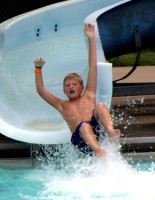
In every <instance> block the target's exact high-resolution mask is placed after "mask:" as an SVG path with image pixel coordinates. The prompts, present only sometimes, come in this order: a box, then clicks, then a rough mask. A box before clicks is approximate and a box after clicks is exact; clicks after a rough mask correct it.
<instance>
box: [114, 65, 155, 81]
mask: <svg viewBox="0 0 155 200" xmlns="http://www.w3.org/2000/svg"><path fill="white" fill-rule="evenodd" d="M131 68H132V67H113V80H116V79H119V78H122V77H123V76H125V75H126V74H127V73H128V72H129V71H130V70H131ZM145 82H155V66H138V67H137V69H136V70H135V71H134V72H133V73H132V74H131V75H130V76H129V77H128V78H126V79H124V80H122V81H119V83H145Z"/></svg>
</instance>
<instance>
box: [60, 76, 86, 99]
mask: <svg viewBox="0 0 155 200" xmlns="http://www.w3.org/2000/svg"><path fill="white" fill-rule="evenodd" d="M83 90H84V87H83V86H82V85H81V84H80V82H79V81H78V79H75V78H74V79H66V81H65V83H64V93H65V94H66V95H67V97H68V98H69V99H70V100H75V99H77V98H78V97H80V96H81V93H82V92H83Z"/></svg>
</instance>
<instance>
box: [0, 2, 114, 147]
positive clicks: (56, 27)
mask: <svg viewBox="0 0 155 200" xmlns="http://www.w3.org/2000/svg"><path fill="white" fill-rule="evenodd" d="M114 2H116V0H109V1H108V2H107V1H106V0H103V1H96V0H74V1H73V0H72V1H66V2H61V3H57V4H54V5H50V6H47V7H44V8H41V9H38V10H35V11H31V12H28V13H25V14H22V15H20V16H17V17H14V18H12V19H9V20H7V21H5V22H3V23H2V24H0V85H1V87H0V110H1V112H0V133H2V134H3V135H5V136H7V137H10V138H12V139H15V140H19V141H23V142H27V143H35V144H59V143H67V142H69V141H70V136H71V135H70V131H69V129H68V126H67V125H66V123H65V121H64V120H63V119H62V117H61V116H60V114H59V113H58V112H57V111H56V110H55V109H54V108H52V107H51V106H50V105H48V104H47V103H46V102H44V101H43V100H42V99H41V98H40V97H39V95H38V94H37V92H36V89H35V83H34V72H33V68H34V65H33V60H34V59H35V58H36V57H38V56H42V57H43V58H44V59H45V60H46V64H45V66H44V69H43V76H44V84H45V87H46V88H48V90H51V91H52V92H53V93H54V94H55V95H57V96H58V97H60V98H63V99H64V98H66V97H65V95H64V94H63V89H62V80H63V78H64V76H65V75H66V74H67V73H69V72H72V71H73V72H74V71H76V72H78V73H79V74H82V76H83V78H84V83H85V82H86V77H87V71H88V61H87V59H88V51H87V44H86V39H85V36H84V33H83V22H84V19H85V18H86V17H87V16H88V15H89V14H91V13H92V12H94V11H96V10H98V9H100V8H103V7H105V6H108V5H110V4H112V3H114ZM107 3H108V4H107ZM60 13H61V15H60ZM90 23H94V24H95V26H96V22H91V21H90ZM98 41H99V40H98ZM100 51H102V48H100V49H99V47H98V53H99V54H100V56H98V71H99V76H98V96H97V101H104V102H105V103H106V104H107V106H108V107H110V103H111V94H112V84H111V82H112V72H111V71H112V70H111V68H112V65H111V64H110V63H107V61H106V60H105V57H104V53H103V51H102V52H100ZM99 58H100V59H99Z"/></svg>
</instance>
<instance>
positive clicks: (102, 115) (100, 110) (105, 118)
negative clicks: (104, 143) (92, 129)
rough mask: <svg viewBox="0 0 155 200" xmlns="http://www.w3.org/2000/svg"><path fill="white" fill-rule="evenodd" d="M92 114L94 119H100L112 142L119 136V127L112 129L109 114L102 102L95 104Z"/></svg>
mask: <svg viewBox="0 0 155 200" xmlns="http://www.w3.org/2000/svg"><path fill="white" fill-rule="evenodd" d="M94 115H95V117H96V119H99V120H100V122H101V124H102V125H103V126H104V128H105V129H106V131H107V133H108V135H109V137H110V141H111V142H114V141H116V140H118V139H119V138H120V135H121V132H120V130H119V129H114V126H113V122H112V118H111V114H110V112H109V110H108V108H107V107H106V106H105V105H104V104H103V103H99V104H97V105H96V108H95V111H94Z"/></svg>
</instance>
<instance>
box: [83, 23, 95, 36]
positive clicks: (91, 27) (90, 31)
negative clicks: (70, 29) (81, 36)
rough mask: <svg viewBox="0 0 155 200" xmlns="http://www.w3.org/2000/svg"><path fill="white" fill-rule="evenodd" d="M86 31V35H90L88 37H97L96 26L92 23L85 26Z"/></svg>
mask: <svg viewBox="0 0 155 200" xmlns="http://www.w3.org/2000/svg"><path fill="white" fill-rule="evenodd" d="M84 32H85V35H86V36H87V37H88V39H94V38H95V28H94V25H92V24H85V26H84Z"/></svg>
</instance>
